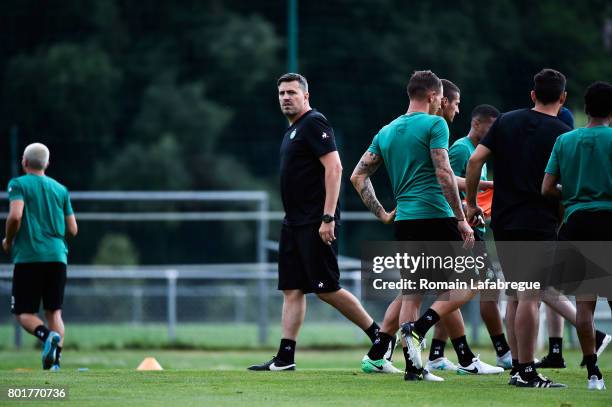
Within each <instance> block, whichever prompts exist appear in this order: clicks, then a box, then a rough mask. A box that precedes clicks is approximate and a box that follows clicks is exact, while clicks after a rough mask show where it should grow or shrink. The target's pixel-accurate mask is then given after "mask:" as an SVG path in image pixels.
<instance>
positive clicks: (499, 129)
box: [466, 69, 570, 388]
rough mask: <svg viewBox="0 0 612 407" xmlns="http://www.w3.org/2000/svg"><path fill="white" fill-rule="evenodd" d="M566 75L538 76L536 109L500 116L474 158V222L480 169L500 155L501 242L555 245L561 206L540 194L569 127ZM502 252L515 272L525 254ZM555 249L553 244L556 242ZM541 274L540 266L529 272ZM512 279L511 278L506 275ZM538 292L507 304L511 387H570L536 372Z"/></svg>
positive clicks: (546, 72) (497, 232)
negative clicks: (562, 112)
mask: <svg viewBox="0 0 612 407" xmlns="http://www.w3.org/2000/svg"><path fill="white" fill-rule="evenodd" d="M566 96H567V93H566V92H565V76H563V74H561V73H560V72H557V71H555V70H552V69H543V70H542V71H541V72H539V73H538V74H536V75H535V77H534V90H532V91H531V99H532V101H533V103H534V105H535V107H534V108H532V109H520V110H514V111H511V112H507V113H504V114H502V115H501V116H499V118H498V119H497V120H496V121H495V122H494V123H493V125H492V126H491V129H490V130H489V132H488V133H487V135H486V136H485V138H484V139H483V140H482V141H481V143H480V144H479V145H478V147H476V150H475V151H474V153H473V154H472V156H471V158H470V160H469V163H468V167H467V174H466V185H467V196H466V201H467V215H468V219H470V220H474V219H475V218H476V217H477V216H478V215H481V214H482V210H481V209H480V208H479V207H478V206H477V205H476V193H477V189H478V181H479V178H480V171H481V168H482V166H483V164H484V162H485V161H486V160H487V159H488V158H489V157H491V156H494V157H495V173H494V179H493V181H494V182H495V194H494V195H493V208H492V215H491V228H492V229H493V233H494V236H495V240H496V242H503V241H523V242H528V241H551V242H552V241H554V240H556V229H557V225H558V223H559V217H558V202H557V201H556V200H550V199H546V198H544V197H543V196H542V195H541V193H540V189H541V185H542V180H543V178H544V169H545V168H546V164H547V161H548V157H550V153H551V151H552V148H553V146H554V144H555V141H556V139H557V137H558V136H559V135H561V134H562V133H565V132H567V131H569V130H570V129H569V127H568V126H567V125H565V124H564V123H563V122H562V121H561V120H559V119H557V114H558V113H559V109H560V107H561V106H562V105H563V103H564V102H565V98H566ZM497 247H498V254H499V259H500V262H501V265H502V269H503V270H504V272H506V271H508V272H513V271H514V270H516V269H517V268H521V267H523V266H524V265H525V264H523V263H521V265H520V267H516V264H517V262H521V261H522V258H521V257H525V256H521V255H520V253H514V252H512V253H510V251H509V250H507V248H505V247H504V245H503V243H502V244H498V245H497ZM551 247H553V245H552V244H551ZM530 270H538V271H539V270H541V268H537V269H530ZM506 277H508V276H506ZM534 294H537V293H533V292H528V291H523V292H516V297H517V299H518V301H512V300H509V301H508V308H509V310H508V312H507V314H506V323H507V331H508V339H509V342H510V348H511V351H512V355H513V359H514V358H517V359H514V360H513V365H514V366H513V369H512V373H511V374H512V378H511V380H510V384H516V385H517V386H519V387H537V388H541V387H565V386H564V385H561V384H558V383H553V382H552V381H550V380H549V379H547V378H545V377H543V376H541V375H539V374H537V372H536V368H535V365H534V352H535V345H536V338H537V333H538V310H539V301H538V300H537V297H536V298H534Z"/></svg>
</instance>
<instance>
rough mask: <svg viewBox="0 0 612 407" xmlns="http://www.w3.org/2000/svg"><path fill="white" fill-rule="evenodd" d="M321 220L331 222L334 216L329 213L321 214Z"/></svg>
mask: <svg viewBox="0 0 612 407" xmlns="http://www.w3.org/2000/svg"><path fill="white" fill-rule="evenodd" d="M321 220H323V222H325V223H331V222H333V221H334V217H333V216H330V215H323V218H321Z"/></svg>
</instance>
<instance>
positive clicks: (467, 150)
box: [448, 136, 487, 233]
mask: <svg viewBox="0 0 612 407" xmlns="http://www.w3.org/2000/svg"><path fill="white" fill-rule="evenodd" d="M474 150H476V147H474V144H473V143H472V141H471V140H470V139H469V138H468V137H467V136H466V137H461V138H460V139H458V140H456V141H455V142H454V143H453V145H452V146H451V148H450V150H448V159H449V160H450V165H451V168H452V169H453V172H454V173H455V175H456V176H458V177H462V178H465V174H466V170H467V164H468V161H469V160H470V156H471V155H472V153H473V152H474ZM480 179H481V180H482V181H486V180H487V163H484V165H483V166H482V171H481V172H480ZM464 198H465V193H463V192H461V199H464ZM476 229H478V230H479V231H481V232H482V233H485V227H484V226H481V227H477V228H476Z"/></svg>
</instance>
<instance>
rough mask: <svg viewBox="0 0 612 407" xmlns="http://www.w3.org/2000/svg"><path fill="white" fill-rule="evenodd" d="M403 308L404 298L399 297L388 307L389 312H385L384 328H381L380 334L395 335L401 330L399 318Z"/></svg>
mask: <svg viewBox="0 0 612 407" xmlns="http://www.w3.org/2000/svg"><path fill="white" fill-rule="evenodd" d="M401 308H402V296H401V295H399V296H398V297H397V298H396V299H394V300H393V302H392V303H391V304H389V306H388V307H387V311H385V317H384V319H383V322H382V326H381V327H380V332H384V333H386V334H388V335H395V333H396V332H397V331H398V330H399V316H400V309H401Z"/></svg>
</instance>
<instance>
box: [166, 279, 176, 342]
mask: <svg viewBox="0 0 612 407" xmlns="http://www.w3.org/2000/svg"><path fill="white" fill-rule="evenodd" d="M177 278H178V271H176V270H166V279H167V280H168V292H167V297H166V298H167V309H168V341H169V342H175V341H176V280H177Z"/></svg>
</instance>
